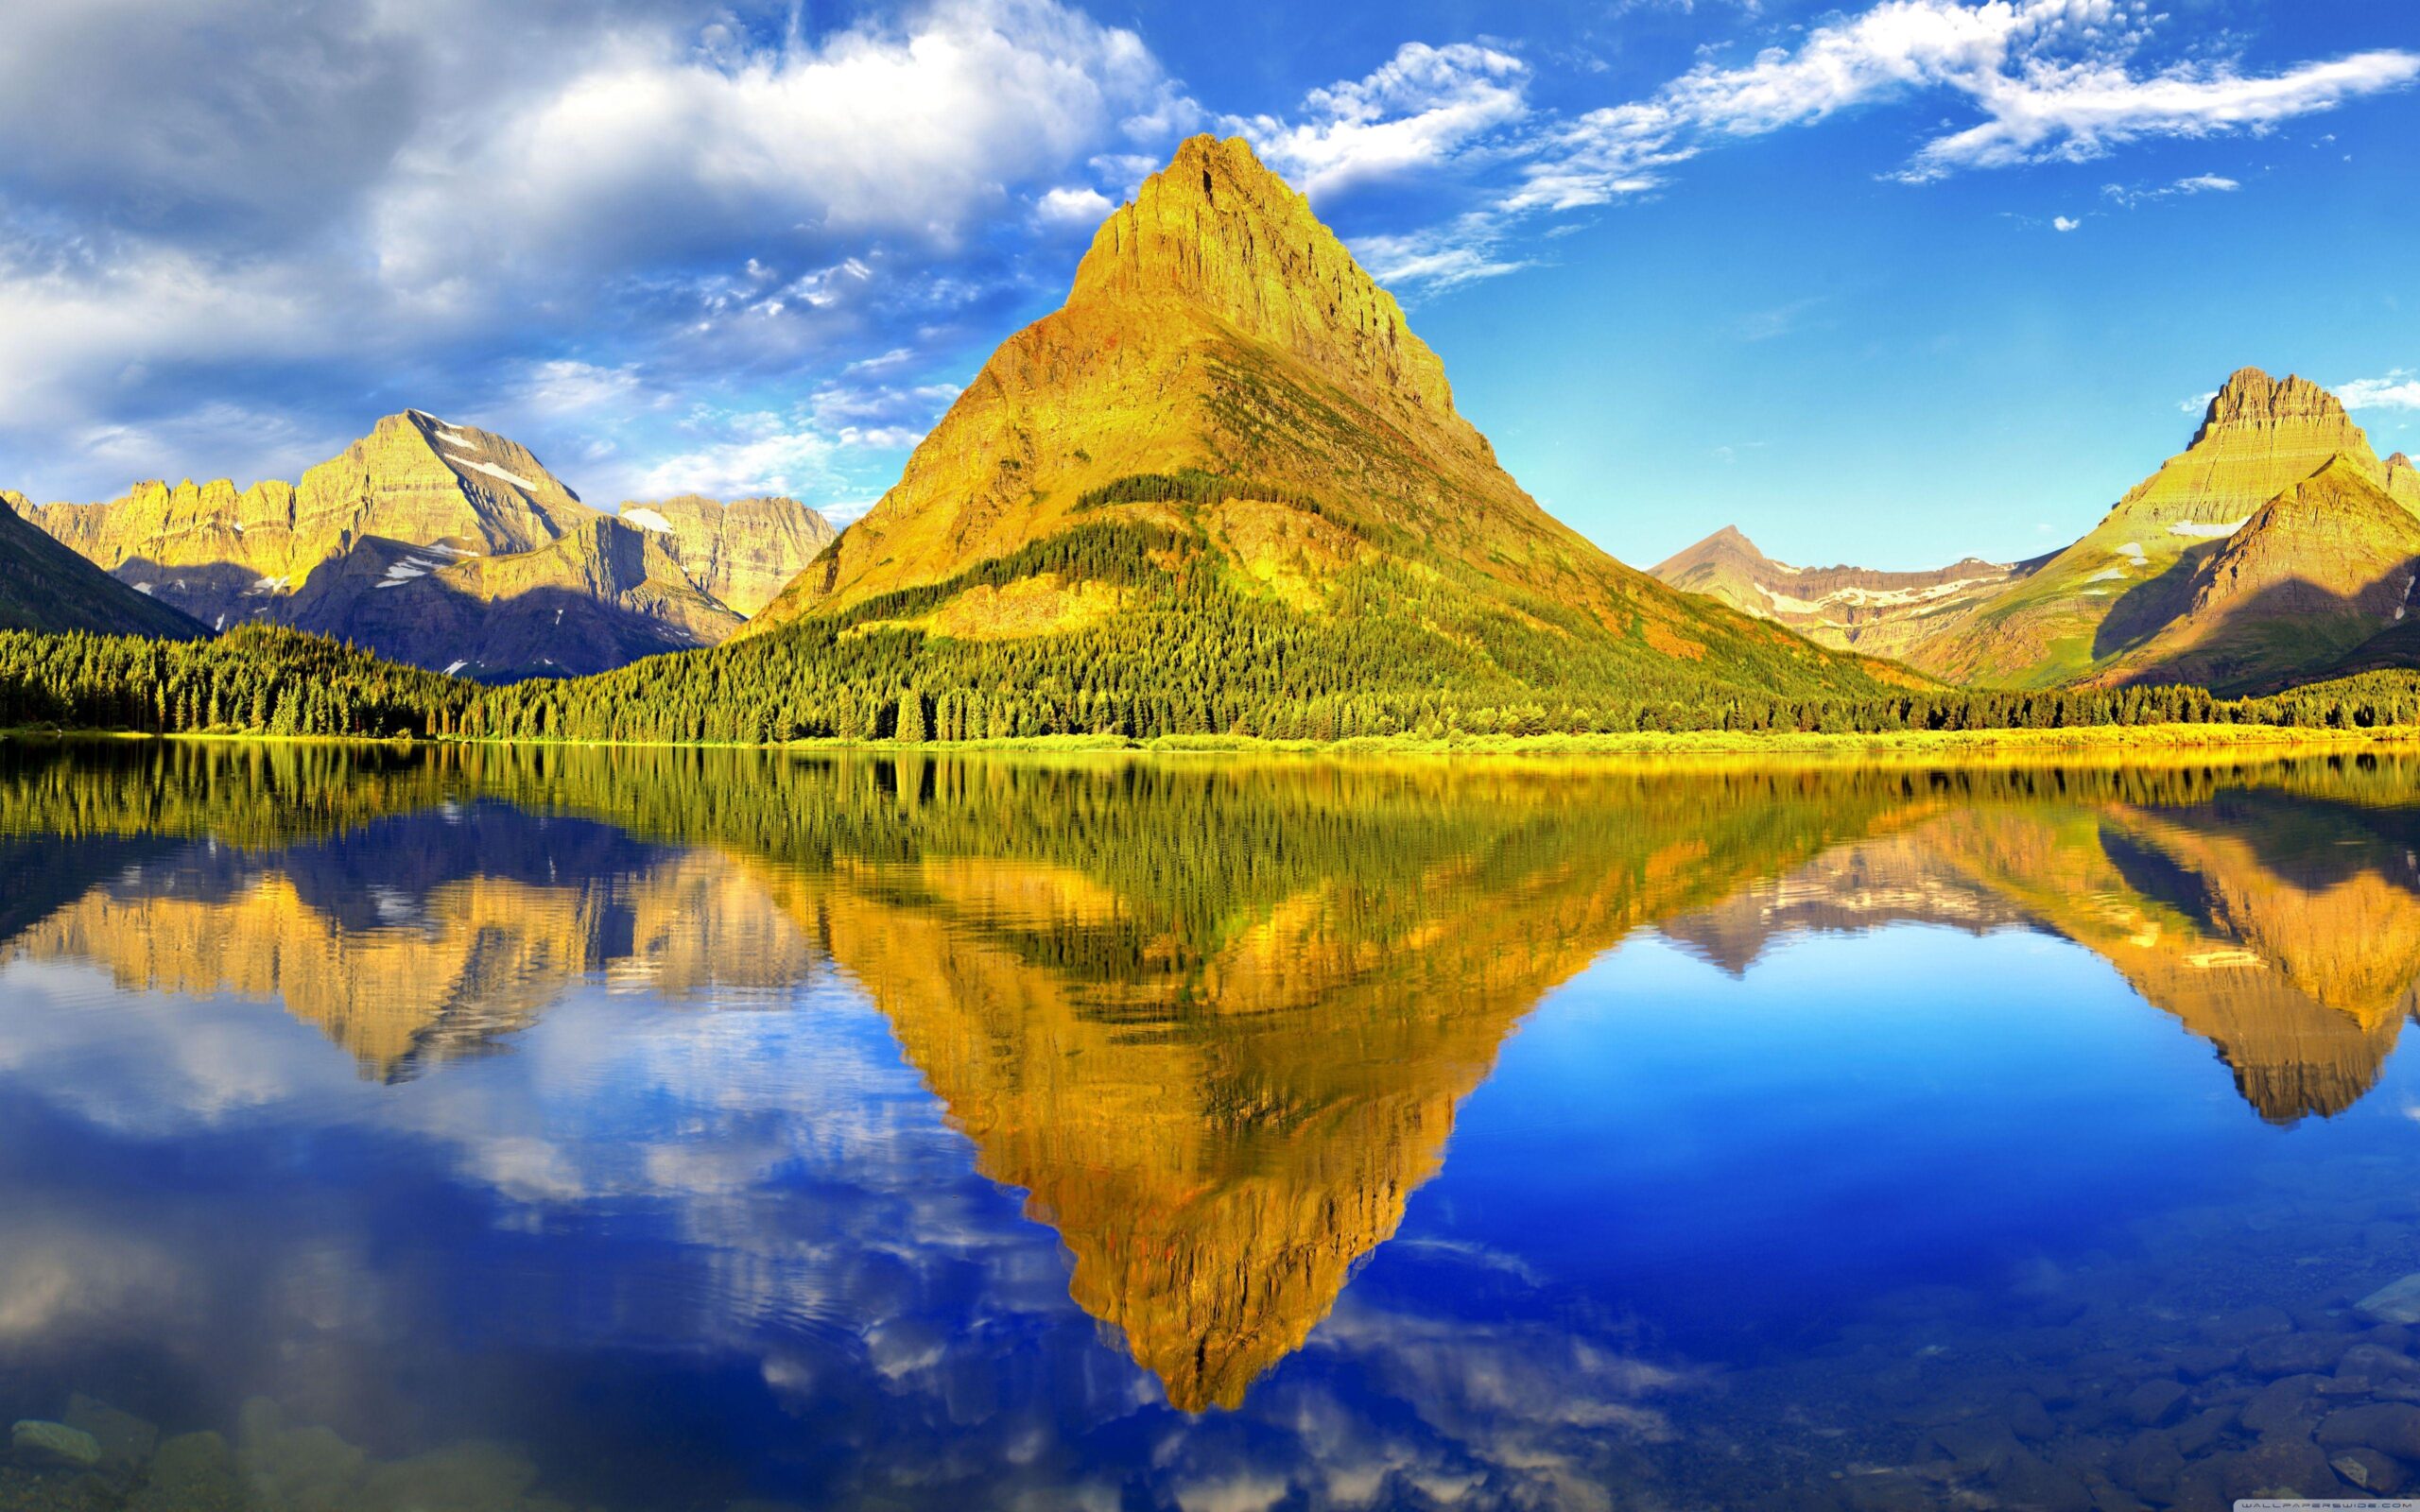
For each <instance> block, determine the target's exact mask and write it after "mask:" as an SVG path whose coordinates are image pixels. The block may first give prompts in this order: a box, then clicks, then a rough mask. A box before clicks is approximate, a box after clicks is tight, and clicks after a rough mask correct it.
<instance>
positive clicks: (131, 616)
mask: <svg viewBox="0 0 2420 1512" xmlns="http://www.w3.org/2000/svg"><path fill="white" fill-rule="evenodd" d="M32 507H33V506H32V505H31V504H29V503H28V502H27V501H26V497H25V496H24V495H23V494H18V493H9V492H6V491H0V629H10V630H45V631H52V632H57V631H61V630H89V631H94V632H96V633H99V634H105V635H150V636H157V637H159V638H160V639H163V640H169V641H190V640H193V639H195V638H197V637H199V636H202V635H206V634H208V633H209V632H208V630H207V629H206V628H204V627H202V626H201V625H200V624H199V623H198V622H196V621H195V620H194V619H193V618H192V617H190V616H189V615H185V614H182V613H180V612H178V611H177V610H175V609H173V608H171V607H170V606H168V605H166V604H164V603H161V602H159V601H158V600H156V599H154V598H152V597H151V596H150V595H149V594H147V593H144V592H142V591H141V590H139V589H135V588H132V587H130V586H128V585H127V584H125V583H122V582H119V581H118V580H117V579H116V578H114V577H112V576H110V575H109V574H107V573H105V572H102V571H100V570H99V569H98V568H96V567H95V566H94V565H93V564H92V563H91V562H88V561H86V560H85V559H84V558H81V557H78V555H76V553H74V552H72V551H70V550H68V549H67V548H66V547H64V546H62V545H61V544H60V543H59V542H58V541H53V540H51V539H50V537H48V536H47V535H44V534H43V532H42V531H41V530H38V529H36V528H35V527H34V526H33V525H32V524H28V523H27V522H26V519H25V518H24V514H23V511H25V510H27V509H30V508H32Z"/></svg>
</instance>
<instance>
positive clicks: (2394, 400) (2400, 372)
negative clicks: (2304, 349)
mask: <svg viewBox="0 0 2420 1512" xmlns="http://www.w3.org/2000/svg"><path fill="white" fill-rule="evenodd" d="M2336 397H2337V398H2339V399H2341V400H2342V401H2344V407H2345V408H2346V409H2420V373H2415V372H2414V371H2413V370H2412V369H2410V368H2396V369H2393V370H2392V371H2390V372H2389V373H2388V374H2387V375H2386V376H2385V377H2383V378H2356V379H2354V380H2353V381H2352V382H2351V383H2348V384H2338V385H2336Z"/></svg>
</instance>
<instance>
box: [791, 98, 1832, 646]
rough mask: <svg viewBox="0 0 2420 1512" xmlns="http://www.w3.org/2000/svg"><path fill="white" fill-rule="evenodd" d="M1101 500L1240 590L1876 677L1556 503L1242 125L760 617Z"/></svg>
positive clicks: (964, 624) (1175, 564) (914, 581)
mask: <svg viewBox="0 0 2420 1512" xmlns="http://www.w3.org/2000/svg"><path fill="white" fill-rule="evenodd" d="M1087 523H1101V524H1143V523H1149V524H1155V525H1158V526H1161V527H1164V528H1167V529H1172V530H1175V531H1178V532H1180V533H1181V535H1182V537H1183V541H1184V543H1183V545H1182V546H1180V547H1179V548H1176V549H1174V550H1172V551H1171V552H1170V554H1169V555H1168V557H1167V559H1165V560H1164V561H1163V568H1164V570H1166V571H1167V572H1168V573H1170V574H1171V575H1173V574H1176V573H1177V572H1179V571H1180V570H1181V567H1182V565H1183V561H1184V560H1190V559H1191V554H1192V553H1194V552H1196V551H1198V552H1200V553H1201V554H1202V556H1203V557H1205V558H1207V559H1208V560H1210V561H1212V562H1214V563H1216V564H1217V570H1218V571H1219V573H1221V574H1222V575H1223V580H1224V581H1225V582H1226V583H1227V584H1229V585H1230V586H1232V587H1233V588H1234V589H1235V590H1236V591H1237V592H1239V593H1249V594H1253V595H1257V596H1261V597H1264V598H1272V599H1275V600H1277V601H1279V602H1282V603H1284V604H1286V605H1288V606H1290V607H1291V608H1292V609H1294V610H1298V611H1300V612H1302V613H1303V614H1305V615H1309V616H1314V617H1325V616H1331V615H1341V614H1353V615H1362V616H1378V617H1380V618H1383V619H1386V620H1388V621H1389V622H1390V623H1403V624H1405V625H1406V626H1407V627H1409V628H1410V629H1411V630H1412V632H1413V633H1414V634H1415V635H1433V636H1445V637H1460V638H1461V642H1462V643H1463V644H1469V643H1471V642H1473V641H1475V640H1478V639H1483V638H1484V637H1483V635H1481V634H1480V632H1478V630H1476V629H1474V628H1473V627H1472V626H1471V625H1470V624H1468V623H1465V620H1476V619H1486V620H1488V623H1490V624H1491V625H1495V626H1500V627H1509V630H1510V631H1511V632H1512V633H1517V634H1518V635H1520V636H1526V637H1531V638H1533V639H1535V640H1536V642H1537V643H1538V644H1541V645H1543V646H1547V647H1549V648H1550V647H1552V646H1554V645H1557V644H1563V645H1573V644H1585V645H1586V646H1588V647H1590V648H1592V649H1593V650H1595V651H1598V652H1600V653H1602V654H1605V655H1609V656H1614V657H1616V658H1617V659H1618V658H1625V657H1626V658H1633V659H1634V660H1635V661H1636V662H1638V663H1639V664H1642V665H1645V664H1649V663H1652V664H1654V665H1656V666H1658V667H1660V668H1664V669H1667V670H1669V669H1671V668H1673V667H1675V666H1683V667H1686V668H1687V669H1689V675H1690V676H1693V677H1699V678H1703V679H1704V680H1706V681H1710V682H1717V683H1720V682H1723V681H1726V680H1728V681H1735V682H1740V683H1746V684H1750V685H1755V686H1774V685H1779V684H1784V683H1790V682H1793V681H1796V682H1802V683H1804V682H1823V683H1825V684H1827V685H1830V686H1835V687H1841V688H1846V687H1856V688H1858V689H1860V690H1870V689H1871V687H1872V684H1871V682H1870V681H1868V672H1867V671H1866V670H1865V669H1863V668H1861V667H1859V666H1858V665H1856V664H1854V663H1851V662H1843V661H1841V659H1838V658H1836V657H1833V656H1831V655H1829V654H1826V653H1824V652H1822V651H1820V650H1818V649H1817V648H1815V647H1813V646H1811V645H1809V644H1806V643H1805V642H1803V641H1801V640H1799V639H1798V638H1797V637H1795V636H1793V635H1790V634H1789V633H1788V632H1786V631H1784V630H1781V629H1779V628H1778V627H1773V626H1771V625H1768V624H1763V623H1758V622H1754V621H1750V620H1747V619H1746V618H1744V617H1743V616H1740V615H1737V614H1736V613H1734V612H1732V611H1730V610H1725V609H1720V608H1718V607H1715V606H1711V605H1707V604H1704V603H1703V602H1702V601H1699V600H1696V599H1692V598H1688V597H1686V596H1685V595H1681V594H1677V593H1672V592H1670V591H1668V590H1667V589H1665V588H1664V587H1663V586H1662V585H1660V584H1658V583H1655V582H1654V581H1653V580H1651V579H1650V578H1648V577H1647V576H1645V575H1643V574H1640V573H1637V572H1634V571H1633V570H1632V569H1630V568H1628V567H1625V566H1623V565H1621V564H1620V563H1618V562H1616V561H1615V560H1614V559H1613V558H1610V557H1608V556H1606V555H1605V554H1604V553H1603V552H1602V551H1600V550H1599V549H1598V548H1597V547H1596V546H1594V545H1593V544H1591V543H1590V542H1589V541H1586V540H1585V539H1583V538H1582V537H1581V536H1580V535H1579V534H1577V533H1576V532H1574V531H1572V530H1571V529H1569V528H1568V527H1566V526H1564V525H1563V524H1560V523H1559V522H1557V521H1555V520H1554V519H1553V518H1552V517H1550V516H1549V515H1547V513H1546V512H1545V511H1544V510H1543V509H1541V508H1539V507H1538V506H1537V504H1536V503H1535V501H1533V500H1532V499H1530V496H1529V495H1528V494H1526V493H1524V492H1523V491H1522V490H1521V489H1520V487H1519V486H1518V485H1517V484H1515V483H1514V482H1513V479H1512V478H1511V477H1510V476H1508V475H1507V474H1506V473H1505V472H1504V471H1503V469H1502V468H1501V467H1499V466H1498V465H1497V463H1496V459H1495V452H1494V450H1493V449H1492V448H1491V447H1490V446H1489V445H1488V442H1487V439H1486V438H1484V437H1483V436H1481V435H1480V434H1479V433H1478V430H1477V429H1476V428H1475V427H1473V426H1472V425H1471V423H1470V422H1469V421H1467V420H1465V419H1463V418H1462V416H1461V415H1460V414H1459V413H1457V412H1456V410H1455V408H1454V402H1453V394H1452V391H1451V389H1450V387H1448V385H1447V383H1446V381H1445V375H1444V371H1443V365H1442V364H1441V363H1440V362H1439V360H1438V358H1437V355H1436V353H1435V352H1431V351H1430V350H1429V349H1428V347H1427V346H1426V344H1425V343H1423V342H1422V341H1421V340H1420V338H1419V337H1418V336H1417V335H1413V334H1412V332H1411V330H1410V328H1409V325H1408V324H1407V322H1406V321H1405V318H1404V315H1403V311H1402V309H1401V308H1400V307H1399V306H1398V305H1397V304H1396V303H1395V301H1394V299H1393V297H1392V296H1391V295H1389V294H1388V293H1387V291H1386V290H1385V289H1383V288H1381V287H1379V286H1378V284H1377V283H1375V282H1374V280H1372V279H1371V277H1370V276H1369V274H1367V273H1366V272H1364V271H1363V270H1362V269H1361V267H1360V266H1358V265H1357V264H1356V263H1355V262H1354V260H1353V257H1352V255H1351V253H1349V252H1348V251H1347V250H1346V249H1345V248H1344V246H1343V244H1342V243H1341V242H1340V241H1338V240H1337V238H1336V237H1335V235H1334V234H1333V233H1332V232H1329V231H1328V230H1327V228H1325V227H1324V226H1322V224H1321V223H1320V222H1319V220H1318V218H1317V217H1316V216H1314V215H1312V213H1311V210H1310V206H1309V205H1308V203H1307V202H1306V201H1305V199H1304V198H1303V197H1302V196H1301V195H1299V194H1297V193H1295V192H1294V191H1293V190H1291V189H1290V188H1288V187H1287V185H1286V184H1285V183H1284V182H1282V181H1281V180H1279V179H1278V178H1277V177H1276V176H1275V175H1273V174H1271V172H1269V170H1268V169H1266V168H1264V167H1263V166H1262V165H1261V164H1260V163H1259V162H1258V161H1257V160H1256V159H1255V158H1254V157H1253V152H1252V149H1251V148H1250V147H1249V146H1246V145H1245V144H1244V143H1243V142H1242V141H1240V140H1235V141H1228V142H1223V143H1222V142H1218V141H1214V140H1212V139H1211V138H1209V137H1196V138H1194V139H1193V140H1191V141H1188V142H1186V143H1185V144H1184V146H1182V147H1181V148H1180V149H1179V150H1178V152H1177V155H1176V159H1175V161H1174V162H1173V163H1171V164H1170V165H1169V166H1168V167H1167V169H1165V170H1164V171H1162V172H1160V173H1158V174H1155V175H1153V176H1152V177H1151V178H1150V179H1149V180H1146V181H1145V182H1144V184H1143V185H1142V187H1141V188H1140V189H1139V190H1138V191H1137V192H1136V195H1135V198H1134V200H1133V202H1132V203H1131V204H1129V205H1126V206H1124V207H1122V208H1121V209H1119V210H1117V211H1116V212H1115V213H1114V214H1113V215H1111V216H1110V217H1109V219H1108V220H1107V221H1106V222H1105V223H1104V224H1103V225H1102V226H1101V228H1100V230H1099V232H1098V234H1097V235H1096V236H1095V237H1094V239H1093V244H1092V247H1091V249H1090V250H1088V251H1087V252H1086V253H1085V255H1084V257H1083V260H1082V262H1081V264H1080V266H1079V267H1078V268H1077V271H1076V276H1075V281H1074V286H1073V289H1072V291H1071V292H1070V294H1069V296H1068V299H1067V302H1066V305H1065V306H1064V307H1063V309H1061V310H1059V311H1058V312H1057V313H1055V314H1053V315H1050V316H1047V317H1045V318H1043V319H1041V320H1039V321H1037V322H1035V323H1034V324H1033V325H1031V326H1029V327H1028V328H1026V329H1025V330H1024V331H1021V332H1019V333H1018V334H1017V335H1013V336H1011V337H1010V338H1009V340H1008V341H1006V342H1005V343H1003V344H1002V345H1001V347H1000V349H999V350H998V351H997V352H995V353H994V355H993V357H992V359H991V361H990V362H988V363H987V364H985V366H984V368H983V370H982V371H981V372H980V373H979V374H977V377H976V379H975V381H974V382H973V383H971V384H969V385H968V386H967V387H966V389H965V391H964V392H963V393H962V394H961V395H960V396H959V400H958V402H957V404H955V405H953V406H952V408H951V409H950V412H949V413H948V415H947V416H945V417H944V418H943V419H942V422H941V423H940V424H939V425H938V426H936V427H935V428H934V430H933V432H932V433H931V435H929V436H928V437H926V438H925V440H924V442H923V443H922V444H921V445H919V446H918V447H917V449H916V451H915V453H914V455H912V456H911V457H910V458H909V460H908V466H907V469H906V472H905V473H904V474H903V476H902V477H901V479H900V481H899V483H898V485H897V486H896V487H894V488H893V489H892V490H890V492H889V493H887V494H886V495H884V497H883V498H882V500H881V501H880V502H879V503H878V504H876V506H875V507H873V510H872V511H871V512H870V513H868V514H867V515H866V517H865V518H864V519H862V520H860V521H858V522H857V523H856V524H854V525H852V526H850V527H849V528H848V529H847V530H846V531H844V532H843V533H842V534H841V536H840V539H839V541H838V543H837V544H836V545H835V546H834V547H833V548H832V549H831V550H830V551H828V552H827V553H826V554H825V555H824V556H823V557H822V558H821V559H820V560H819V561H818V562H817V563H815V564H814V566H813V567H812V568H811V569H810V570H809V571H807V572H806V573H804V574H802V575H801V576H799V577H798V579H797V580H796V581H794V582H792V583H791V584H790V585H789V586H788V587H787V588H786V589H785V590H784V591H783V593H781V595H780V596H779V597H777V598H776V599H775V600H774V601H773V602H772V603H771V604H770V605H769V606H768V607H767V608H766V610H764V611H763V612H762V613H761V614H759V615H758V616H757V617H756V619H755V620H754V621H753V622H752V625H751V627H750V628H751V630H752V631H763V630H769V629H772V628H774V627H779V626H781V625H783V624H786V623H788V622H791V621H795V620H798V619H800V618H802V617H807V616H816V615H828V614H832V613H835V612H838V611H840V610H847V609H849V608H850V607H852V606H856V605H861V604H864V603H866V602H867V601H869V600H873V599H877V598H880V597H881V596H882V595H885V594H888V593H893V592H895V591H898V590H902V589H908V588H913V587H916V586H919V585H926V584H937V583H944V582H946V581H948V580H950V579H952V578H953V577H955V576H958V575H959V574H960V573H962V572H964V571H965V570H967V569H968V568H969V567H970V566H972V565H973V564H977V563H980V562H984V561H988V560H993V559H995V558H1004V557H1008V556H1009V555H1010V554H1011V553H1013V552H1015V551H1016V550H1017V549H1018V548H1020V547H1023V546H1027V545H1029V544H1030V543H1032V542H1035V541H1042V540H1045V539H1046V538H1050V537H1053V536H1056V535H1058V534H1060V533H1062V532H1064V531H1067V530H1069V529H1070V528H1071V527H1073V526H1075V525H1078V524H1087ZM1180 558H1182V560H1181V559H1180ZM1372 585H1376V587H1375V591H1374V592H1373V593H1362V594H1359V595H1355V594H1353V593H1351V591H1350V590H1351V589H1352V588H1353V587H1354V586H1360V587H1365V588H1367V587H1371V586H1372ZM1428 595H1433V596H1428ZM1003 599H1006V600H1009V601H1010V602H1008V603H1007V604H1004V603H1003V602H1002V600H1003ZM1415 600H1419V602H1414V601H1415ZM1124 602H1125V601H1124V599H1123V598H1122V597H1120V596H1119V595H1118V594H1116V593H1106V594H1104V593H1098V592H1097V593H1091V594H1089V595H1087V594H1086V593H1083V592H1081V591H1080V589H1079V586H1078V585H1077V584H1075V583H1073V582H1071V581H1068V580H1064V579H1062V578H1060V577H1057V576H1053V577H1051V578H1050V579H1049V580H1047V581H1042V580H1030V581H1027V582H1021V583H1017V584H1013V585H985V586H981V587H973V588H969V589H967V590H966V591H965V592H964V593H959V595H957V600H956V601H955V602H954V603H945V604H943V605H942V606H941V609H940V610H939V611H938V612H939V618H938V620H931V619H927V620H922V621H920V622H919V623H920V624H921V625H923V626H924V627H927V628H939V629H941V630H942V631H943V632H944V633H952V634H957V635H959V636H961V637H971V636H981V635H984V634H987V633H988V634H1017V635H1033V634H1040V633H1046V632H1047V631H1050V630H1052V629H1057V628H1073V627H1081V626H1084V625H1087V624H1092V623H1097V622H1098V620H1099V619H1100V618H1101V617H1103V616H1104V615H1108V614H1115V612H1116V611H1117V610H1118V609H1119V608H1120V607H1122V605H1123V603H1124ZM924 612H925V610H924V609H920V610H919V613H924ZM1545 660H1546V661H1547V662H1553V661H1554V660H1555V656H1554V653H1553V652H1552V651H1551V650H1550V649H1549V650H1548V651H1547V653H1546V655H1545Z"/></svg>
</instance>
